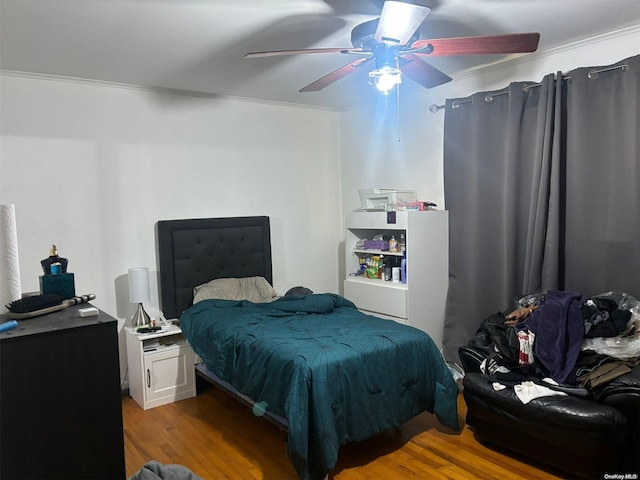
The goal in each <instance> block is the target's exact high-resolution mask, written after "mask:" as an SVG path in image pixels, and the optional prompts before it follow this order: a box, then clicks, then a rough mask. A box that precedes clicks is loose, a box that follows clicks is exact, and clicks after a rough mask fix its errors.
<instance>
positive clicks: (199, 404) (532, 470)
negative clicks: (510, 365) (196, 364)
mask: <svg viewBox="0 0 640 480" xmlns="http://www.w3.org/2000/svg"><path fill="white" fill-rule="evenodd" d="M122 407H123V416H124V435H125V459H126V471H127V477H129V476H131V475H132V474H133V473H135V472H136V471H138V470H139V469H140V468H141V467H142V465H143V464H144V463H146V462H147V461H149V460H157V461H159V462H161V463H164V464H169V463H172V464H180V465H184V466H185V467H187V468H189V469H190V470H191V471H192V472H194V473H195V474H197V475H199V476H201V477H202V478H204V479H205V480H219V479H220V480H225V479H228V480H296V478H297V476H296V473H295V470H294V469H293V467H292V465H291V463H290V462H289V460H288V458H287V455H286V441H285V437H284V435H283V434H282V433H281V432H280V431H279V430H278V429H277V428H276V427H275V426H274V425H272V424H271V423H269V422H267V421H266V420H264V419H261V418H258V417H256V416H254V415H253V414H252V413H251V410H250V409H249V408H247V407H245V406H244V405H242V404H240V403H239V402H238V401H236V400H234V399H232V398H231V397H230V396H229V395H228V394H226V393H225V392H223V391H221V390H219V389H217V388H215V387H212V386H209V387H208V388H206V389H205V390H204V391H202V392H201V393H199V394H198V396H197V397H195V398H190V399H186V400H182V401H179V402H176V403H172V404H169V405H164V406H161V407H156V408H153V409H151V410H147V411H144V410H142V408H140V407H139V406H138V404H137V403H135V402H134V401H133V399H131V398H130V397H123V399H122ZM458 414H459V415H460V418H461V421H462V423H464V416H465V414H466V406H465V404H464V399H463V398H462V395H459V397H458ZM558 475H559V474H558V473H557V472H556V473H553V472H550V471H545V470H543V469H541V468H538V467H536V466H533V465H531V464H528V463H526V461H524V460H519V459H515V458H512V457H510V456H506V455H503V454H501V453H498V452H496V451H494V450H491V449H489V448H487V447H485V446H483V445H481V444H479V443H478V442H477V441H476V440H475V439H474V437H473V433H472V432H471V431H470V430H469V429H468V428H467V427H466V426H465V428H464V429H463V431H462V433H460V434H456V433H452V432H451V431H450V430H449V429H447V428H446V427H442V426H440V424H439V423H438V421H437V420H436V419H435V417H434V416H433V415H431V414H428V413H423V414H421V415H418V416H417V417H415V418H413V419H411V420H410V421H409V422H407V423H406V424H405V425H403V426H402V428H399V429H396V430H394V431H392V432H388V433H385V434H381V435H378V436H376V437H374V438H371V439H369V440H367V441H364V442H359V443H354V444H350V445H346V446H344V447H342V448H341V449H340V452H339V458H338V464H337V465H336V468H335V470H334V471H333V472H332V473H331V474H330V475H329V478H331V479H335V480H368V479H371V480H374V479H375V480H381V479H384V480H405V479H457V480H466V479H485V480H494V479H495V480H498V479H499V480H553V479H560V478H563V477H561V476H558Z"/></svg>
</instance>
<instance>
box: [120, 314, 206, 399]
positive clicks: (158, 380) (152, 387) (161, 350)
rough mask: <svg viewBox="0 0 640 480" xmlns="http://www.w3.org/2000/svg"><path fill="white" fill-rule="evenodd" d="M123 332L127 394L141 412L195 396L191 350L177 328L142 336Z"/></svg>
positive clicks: (165, 328)
mask: <svg viewBox="0 0 640 480" xmlns="http://www.w3.org/2000/svg"><path fill="white" fill-rule="evenodd" d="M125 331H126V333H127V362H128V364H129V394H130V395H131V397H132V398H133V399H134V400H135V401H136V402H137V403H138V404H139V405H140V406H141V407H142V408H143V409H145V410H147V409H149V408H153V407H157V406H159V405H164V404H166V403H171V402H175V401H177V400H182V399H185V398H189V397H194V396H195V395H196V378H195V369H194V366H193V358H194V356H193V350H191V347H190V346H189V343H188V342H187V340H186V339H185V338H184V336H183V335H182V330H181V329H180V328H179V327H177V326H175V325H172V326H170V327H163V330H162V331H160V332H154V333H145V334H138V333H136V331H135V329H133V328H125Z"/></svg>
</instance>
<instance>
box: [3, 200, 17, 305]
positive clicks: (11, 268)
mask: <svg viewBox="0 0 640 480" xmlns="http://www.w3.org/2000/svg"><path fill="white" fill-rule="evenodd" d="M20 297H22V288H21V287H20V264H19V262H18V232H17V229H16V209H15V205H0V313H4V312H6V310H7V309H6V308H5V305H6V304H7V303H9V302H12V301H13V300H18V299H19V298H20Z"/></svg>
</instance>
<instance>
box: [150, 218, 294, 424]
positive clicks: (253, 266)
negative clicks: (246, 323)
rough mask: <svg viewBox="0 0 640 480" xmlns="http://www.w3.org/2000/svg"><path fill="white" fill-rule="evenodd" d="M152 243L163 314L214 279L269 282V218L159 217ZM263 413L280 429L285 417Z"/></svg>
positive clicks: (202, 370)
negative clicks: (253, 279) (195, 289)
mask: <svg viewBox="0 0 640 480" xmlns="http://www.w3.org/2000/svg"><path fill="white" fill-rule="evenodd" d="M156 248H157V262H158V265H157V266H158V271H159V272H160V276H159V279H160V308H161V309H162V311H163V313H164V315H165V317H166V318H168V319H175V318H179V317H180V314H181V313H182V312H183V311H184V310H186V309H187V308H188V307H190V306H191V305H192V300H193V288H194V287H196V286H198V285H201V284H203V283H206V282H208V281H210V280H214V279H216V278H244V277H253V276H260V277H264V278H266V279H267V281H268V282H269V283H270V284H271V285H273V278H272V275H273V272H272V267H271V229H270V225H269V217H265V216H260V217H235V218H198V219H188V220H161V221H159V222H158V223H157V224H156ZM195 369H196V374H197V375H198V376H199V377H201V378H203V379H205V380H206V381H207V382H209V383H212V384H213V385H215V386H217V387H219V388H221V389H222V390H224V391H225V392H227V393H229V394H230V395H232V396H233V397H234V398H236V399H237V400H239V401H241V402H242V403H244V404H245V405H247V406H249V407H253V406H254V405H255V402H254V401H253V400H252V399H250V398H249V397H247V396H246V395H243V394H241V393H240V392H238V391H237V390H235V389H234V388H233V387H232V386H231V385H230V384H229V383H227V382H225V381H224V380H222V379H221V378H219V377H218V376H216V375H215V374H213V373H212V372H211V371H210V370H209V369H207V367H206V365H205V364H204V363H199V364H196V366H195ZM260 414H262V412H261V411H260ZM264 417H265V418H266V419H267V420H269V421H270V422H271V423H273V424H274V425H276V426H277V427H278V428H279V429H280V430H281V431H283V432H286V430H287V427H288V423H287V420H286V419H285V418H283V417H280V416H278V415H274V414H272V413H270V412H265V413H264Z"/></svg>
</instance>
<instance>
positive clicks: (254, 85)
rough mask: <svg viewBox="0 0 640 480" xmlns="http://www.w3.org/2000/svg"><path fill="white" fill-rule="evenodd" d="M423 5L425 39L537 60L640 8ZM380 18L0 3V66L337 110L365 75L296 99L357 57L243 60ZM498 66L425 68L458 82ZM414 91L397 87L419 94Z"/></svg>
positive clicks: (461, 63) (334, 39)
mask: <svg viewBox="0 0 640 480" xmlns="http://www.w3.org/2000/svg"><path fill="white" fill-rule="evenodd" d="M377 1H378V5H379V2H380V0H377ZM424 1H425V3H427V4H429V5H431V6H432V7H433V10H432V11H431V13H430V14H429V16H428V17H427V19H426V20H425V21H424V23H423V25H422V27H421V28H420V32H421V37H422V38H441V37H453V36H475V35H498V34H504V33H518V32H532V31H533V32H540V34H541V38H540V44H539V51H543V50H546V49H549V48H552V47H557V46H561V45H566V44H568V43H571V42H573V41H576V40H581V39H585V38H589V37H593V36H596V35H598V34H602V33H605V32H610V31H615V30H618V29H620V28H624V27H628V26H634V25H640V0H436V1H430V2H427V0H424ZM415 3H418V2H415ZM379 12H380V10H379V8H378V6H377V5H376V3H375V2H372V1H369V0H359V1H358V0H297V1H295V0H128V1H124V0H0V68H1V69H2V70H5V71H18V72H31V73H37V74H47V75H60V76H65V77H78V78H83V79H91V80H98V81H105V82H117V83H123V84H131V85H141V86H145V87H157V88H162V89H172V90H181V91H189V92H198V93H200V94H206V95H213V96H215V95H223V96H234V97H247V98H253V99H260V100H265V101H275V102H286V103H292V104H304V105H312V106H320V107H327V108H335V109H342V108H347V107H350V106H354V105H358V104H361V103H362V102H366V101H367V100H368V99H370V98H371V96H372V95H375V91H374V90H373V87H371V86H370V85H368V83H367V78H366V72H356V73H354V74H351V75H350V76H348V77H346V78H344V79H342V80H340V81H338V82H336V83H335V84H333V85H330V86H329V87H327V88H325V89H324V90H322V91H320V92H309V93H299V92H298V90H299V89H300V88H302V87H304V86H305V85H307V84H309V83H311V82H312V81H314V80H316V79H318V78H320V77H322V76H323V75H325V74H327V73H329V72H330V71H332V70H334V69H336V68H339V67H340V66H342V65H344V64H346V63H349V62H350V61H352V60H354V57H352V56H349V55H341V54H317V55H298V56H295V57H276V58H274V57H271V58H254V59H243V58H242V57H243V55H244V54H245V53H247V52H251V51H264V50H278V49H301V48H322V47H350V46H351V41H350V34H351V29H352V28H353V27H354V26H355V25H357V24H359V23H362V22H364V21H366V20H370V19H373V18H375V17H377V16H379ZM639 47H640V46H639ZM534 55H535V54H534ZM499 58H500V57H496V56H473V57H434V58H433V59H432V60H430V63H431V64H432V65H434V66H436V67H437V68H439V69H441V70H442V71H444V72H445V73H447V74H448V75H449V76H452V77H455V75H456V74H459V73H461V72H463V71H465V70H467V69H469V68H474V67H477V66H479V65H480V64H482V63H484V62H493V61H496V60H498V59H499ZM412 83H413V82H411V80H406V81H405V82H404V84H403V87H402V88H421V87H418V86H417V85H416V84H413V85H410V84H412ZM436 88H437V87H436Z"/></svg>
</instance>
